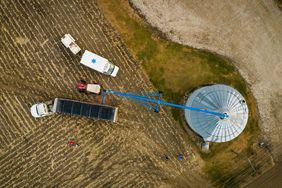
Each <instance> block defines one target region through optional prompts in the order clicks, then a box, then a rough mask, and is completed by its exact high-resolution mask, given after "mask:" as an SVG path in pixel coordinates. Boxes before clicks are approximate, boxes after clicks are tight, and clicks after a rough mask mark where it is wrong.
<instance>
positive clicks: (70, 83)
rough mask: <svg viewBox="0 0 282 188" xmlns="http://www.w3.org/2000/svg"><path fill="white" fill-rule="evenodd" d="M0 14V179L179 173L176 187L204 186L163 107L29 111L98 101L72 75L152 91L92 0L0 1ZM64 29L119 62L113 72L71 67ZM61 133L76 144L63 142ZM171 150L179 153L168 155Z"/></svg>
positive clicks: (16, 183) (158, 182)
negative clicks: (63, 102) (98, 114)
mask: <svg viewBox="0 0 282 188" xmlns="http://www.w3.org/2000/svg"><path fill="white" fill-rule="evenodd" d="M0 21H1V28H0V29H1V35H0V49H1V51H0V75H1V77H0V85H1V88H0V90H1V92H0V111H1V113H0V164H1V165H0V187H42V186H46V187H132V186H140V187H141V186H142V187H159V186H173V185H176V181H178V182H179V179H178V178H179V176H180V175H181V173H183V172H184V171H185V172H186V175H185V176H186V177H185V180H181V182H183V183H182V186H185V187H189V186H193V187H200V186H201V187H202V186H203V185H204V186H208V185H206V184H207V182H205V181H203V180H202V178H201V176H200V175H198V173H197V170H198V167H200V166H201V161H200V159H199V157H198V156H197V155H196V154H195V153H194V152H193V148H192V147H191V146H190V144H189V142H188V141H187V139H186V137H185V132H184V131H183V130H182V129H181V128H180V127H179V126H175V124H176V122H175V121H174V120H173V118H172V116H171V114H170V113H169V112H168V111H165V110H161V112H160V113H159V114H156V113H152V112H150V111H147V110H145V109H142V108H140V107H139V106H136V105H132V103H130V102H128V101H127V100H122V99H120V98H116V97H111V98H110V100H108V101H109V102H110V103H111V104H112V105H117V106H119V108H120V110H119V120H118V122H117V123H115V124H111V123H107V122H101V121H94V120H89V119H84V118H77V117H69V116H61V115H54V116H50V117H46V118H42V119H34V118H32V117H31V114H30V111H29V108H30V106H31V105H32V104H34V103H35V102H38V101H46V100H50V99H53V98H55V97H64V98H70V99H76V100H82V101H90V102H95V101H99V99H97V98H95V97H93V96H90V95H81V94H79V93H78V92H77V91H76V90H75V87H74V86H75V83H76V82H77V80H79V79H81V78H83V79H85V80H87V81H99V82H102V83H103V86H104V87H105V88H111V89H113V90H120V91H150V90H154V88H153V87H152V85H151V84H150V83H149V80H148V79H147V77H146V75H144V73H143V71H142V69H141V67H140V65H139V63H138V62H135V61H134V59H133V58H132V57H131V55H130V54H129V53H128V51H127V50H126V48H125V46H124V44H123V43H122V41H121V40H120V38H119V36H118V35H117V33H116V32H115V31H114V30H113V29H112V28H111V27H110V26H109V24H108V23H107V22H106V21H105V18H104V17H103V15H102V13H101V12H100V10H99V9H98V8H97V5H96V2H95V1H92V0H84V1H78V0H71V1H70V0H62V1H58V0H54V1H47V0H41V1H21V0H18V1H12V0H1V1H0ZM65 33H71V34H72V35H73V36H74V38H76V39H77V43H78V44H79V45H80V46H81V47H82V48H84V49H89V50H92V51H95V52H96V53H98V54H101V55H102V56H105V57H106V58H108V59H109V60H111V61H112V62H113V63H114V64H116V65H118V66H119V67H120V69H121V70H120V72H119V75H118V76H117V77H116V78H110V77H107V76H104V75H101V74H99V73H97V72H95V71H93V70H90V69H88V68H86V67H83V66H80V65H79V63H78V62H79V58H78V57H75V56H72V55H71V53H70V52H69V51H68V50H67V49H65V48H64V47H63V46H62V44H61V43H60V37H61V36H62V35H63V34H65ZM70 139H75V140H77V141H78V143H79V144H80V147H76V148H74V147H70V146H68V144H67V142H68V141H69V140H70ZM178 153H184V155H185V156H187V157H188V159H187V160H184V161H182V162H179V161H177V159H176V156H177V154H178ZM164 155H168V156H169V158H170V160H168V161H165V160H163V157H164ZM188 184H189V185H188Z"/></svg>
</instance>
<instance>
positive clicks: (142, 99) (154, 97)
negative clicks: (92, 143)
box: [102, 90, 228, 119]
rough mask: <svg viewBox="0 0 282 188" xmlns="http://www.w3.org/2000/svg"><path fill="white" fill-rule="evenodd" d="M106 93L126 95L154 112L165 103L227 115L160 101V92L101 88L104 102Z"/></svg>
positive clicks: (222, 114)
mask: <svg viewBox="0 0 282 188" xmlns="http://www.w3.org/2000/svg"><path fill="white" fill-rule="evenodd" d="M107 94H114V95H118V96H121V97H126V98H127V99H129V100H131V101H133V102H136V103H138V104H140V105H142V106H144V107H146V108H148V109H150V110H153V111H154V112H159V107H160V105H165V106H171V107H175V108H182V109H186V110H192V111H196V112H201V113H206V114H210V115H215V116H218V117H220V118H221V119H225V118H228V115H227V114H226V113H219V112H214V111H209V110H205V109H200V108H193V107H188V106H184V105H179V104H173V103H169V102H165V101H162V100H161V93H160V92H146V93H142V95H138V94H137V93H132V92H129V93H125V92H118V91H113V90H103V93H102V96H103V100H102V101H103V103H105V102H106V96H107Z"/></svg>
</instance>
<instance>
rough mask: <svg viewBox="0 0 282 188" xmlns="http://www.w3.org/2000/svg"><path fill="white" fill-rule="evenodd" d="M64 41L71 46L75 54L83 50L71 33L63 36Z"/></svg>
mask: <svg viewBox="0 0 282 188" xmlns="http://www.w3.org/2000/svg"><path fill="white" fill-rule="evenodd" d="M61 41H62V43H63V44H64V46H65V47H66V48H69V49H70V50H71V52H72V53H73V54H77V53H78V52H80V51H81V49H80V47H79V46H78V45H77V44H76V43H75V40H74V38H73V37H72V36H71V35H70V34H65V35H64V36H63V37H62V38H61Z"/></svg>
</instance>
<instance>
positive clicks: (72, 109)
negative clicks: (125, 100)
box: [30, 98, 118, 122]
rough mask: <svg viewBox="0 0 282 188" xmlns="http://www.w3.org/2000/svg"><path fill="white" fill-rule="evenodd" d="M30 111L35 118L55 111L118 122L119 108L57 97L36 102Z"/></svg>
mask: <svg viewBox="0 0 282 188" xmlns="http://www.w3.org/2000/svg"><path fill="white" fill-rule="evenodd" d="M30 111H31V115H32V116H33V117H35V118H40V117H44V116H49V115H52V114H54V113H61V114H66V115H73V116H80V117H87V118H93V119H98V120H106V121H111V122H116V121H117V113H118V108H117V107H112V106H108V105H103V104H93V103H88V102H81V101H76V100H70V99H62V98H55V99H54V100H51V101H47V102H42V103H37V104H34V105H33V106H32V107H31V109H30Z"/></svg>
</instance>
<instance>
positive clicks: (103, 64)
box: [80, 50, 119, 77]
mask: <svg viewBox="0 0 282 188" xmlns="http://www.w3.org/2000/svg"><path fill="white" fill-rule="evenodd" d="M80 63H81V64H82V65H85V66H87V67H89V68H91V69H94V70H96V71H98V72H100V73H103V74H106V75H110V76H113V77H115V76H116V75H117V73H118V71H119V67H117V66H115V65H113V64H112V63H110V62H109V61H108V60H107V59H106V58H103V57H101V56H99V55H97V54H94V53H93V52H90V51H88V50H85V52H84V53H83V55H82V57H81V60H80Z"/></svg>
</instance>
